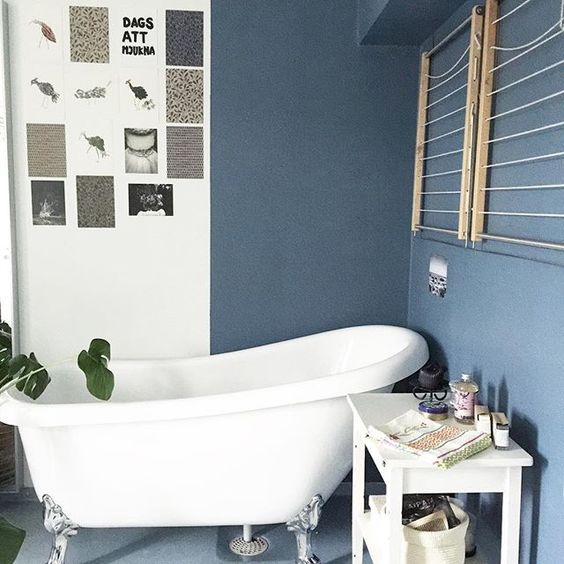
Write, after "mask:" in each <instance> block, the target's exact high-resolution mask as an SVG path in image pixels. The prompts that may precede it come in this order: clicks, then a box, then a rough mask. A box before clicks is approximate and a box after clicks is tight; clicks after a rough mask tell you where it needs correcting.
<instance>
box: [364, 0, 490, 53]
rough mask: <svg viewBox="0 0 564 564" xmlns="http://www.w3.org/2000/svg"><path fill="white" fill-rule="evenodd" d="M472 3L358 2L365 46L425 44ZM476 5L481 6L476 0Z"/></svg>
mask: <svg viewBox="0 0 564 564" xmlns="http://www.w3.org/2000/svg"><path fill="white" fill-rule="evenodd" d="M467 1H468V0H358V35H359V37H358V39H359V42H360V43H361V44H363V45H421V44H422V43H423V41H424V40H425V39H426V38H427V37H428V36H429V35H431V34H432V33H433V32H434V31H435V30H436V29H437V28H438V27H439V26H440V25H441V24H442V23H444V22H445V21H446V20H447V19H448V18H449V17H450V16H451V15H452V14H453V13H454V12H455V11H456V10H457V9H458V8H459V7H460V6H462V4H464V3H465V2H467ZM475 3H476V4H480V1H479V0H476V2H475Z"/></svg>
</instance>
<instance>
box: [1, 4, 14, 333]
mask: <svg viewBox="0 0 564 564" xmlns="http://www.w3.org/2000/svg"><path fill="white" fill-rule="evenodd" d="M0 8H1V6H0ZM4 24H5V22H4V13H3V10H1V9H0V27H1V29H2V33H1V34H0V304H1V305H2V319H3V320H4V321H7V322H8V323H10V325H13V323H14V314H13V295H12V233H11V217H10V210H11V205H10V186H9V180H10V179H9V173H8V171H9V166H8V130H7V125H8V116H7V115H6V84H5V72H6V69H5V66H4V60H5V53H4V34H5V33H6V32H7V29H5V27H4Z"/></svg>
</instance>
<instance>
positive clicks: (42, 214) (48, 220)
mask: <svg viewBox="0 0 564 564" xmlns="http://www.w3.org/2000/svg"><path fill="white" fill-rule="evenodd" d="M31 205H32V209H33V225H65V223H66V216H65V183H64V182H63V181H62V180H32V181H31Z"/></svg>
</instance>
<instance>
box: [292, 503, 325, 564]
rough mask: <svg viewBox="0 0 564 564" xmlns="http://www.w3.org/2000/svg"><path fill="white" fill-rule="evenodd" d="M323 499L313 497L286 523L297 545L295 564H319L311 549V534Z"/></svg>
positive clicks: (318, 516) (317, 520)
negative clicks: (294, 536)
mask: <svg viewBox="0 0 564 564" xmlns="http://www.w3.org/2000/svg"><path fill="white" fill-rule="evenodd" d="M324 503H325V502H324V501H323V498H322V497H321V496H320V495H315V496H313V498H312V500H311V501H310V502H309V503H308V504H307V505H306V506H305V507H304V508H303V509H302V510H301V511H300V512H299V513H298V514H297V515H296V517H294V518H293V519H290V521H288V522H287V523H286V527H287V528H288V531H290V532H291V533H294V534H295V535H296V542H297V544H298V558H297V559H296V564H321V560H319V558H317V556H315V554H314V553H313V550H312V548H311V533H312V532H313V531H314V530H315V529H316V527H317V525H318V524H319V519H320V517H321V508H322V507H323V504H324Z"/></svg>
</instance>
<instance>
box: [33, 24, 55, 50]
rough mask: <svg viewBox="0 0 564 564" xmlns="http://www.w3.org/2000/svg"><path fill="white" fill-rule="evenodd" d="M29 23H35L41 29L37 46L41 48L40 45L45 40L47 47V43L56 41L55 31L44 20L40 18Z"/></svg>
mask: <svg viewBox="0 0 564 564" xmlns="http://www.w3.org/2000/svg"><path fill="white" fill-rule="evenodd" d="M30 23H32V24H37V25H38V26H39V27H40V29H41V39H40V40H39V45H38V48H39V49H40V48H41V45H42V44H43V42H44V41H45V43H46V45H47V48H49V43H57V37H56V35H55V32H54V31H53V30H52V29H51V27H49V26H48V25H47V24H46V23H45V22H42V21H41V20H32V21H31V22H30Z"/></svg>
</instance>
